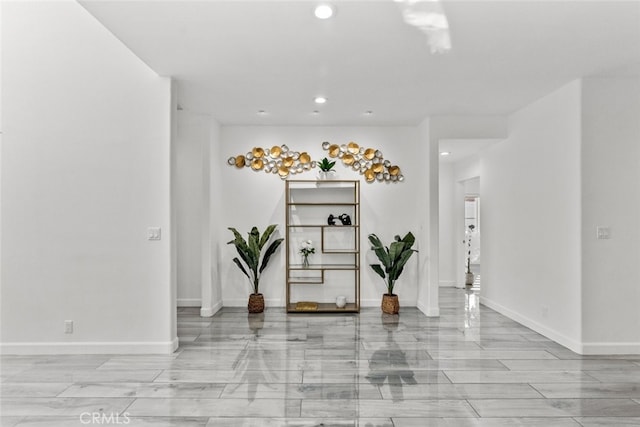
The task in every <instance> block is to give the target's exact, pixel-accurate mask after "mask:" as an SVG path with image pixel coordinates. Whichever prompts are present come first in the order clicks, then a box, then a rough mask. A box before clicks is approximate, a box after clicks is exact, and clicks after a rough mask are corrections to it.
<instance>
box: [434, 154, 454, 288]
mask: <svg viewBox="0 0 640 427" xmlns="http://www.w3.org/2000/svg"><path fill="white" fill-rule="evenodd" d="M453 172H454V163H443V162H441V163H440V170H439V174H438V179H439V201H440V205H439V216H440V218H439V224H440V225H439V228H440V256H439V260H438V261H439V266H440V269H439V273H440V274H439V276H440V278H439V282H440V286H455V284H456V268H457V267H459V266H457V265H456V262H455V260H456V246H457V241H458V239H457V236H456V235H455V224H456V220H457V219H458V218H457V215H458V213H459V212H457V211H456V210H455V196H456V192H455V186H456V183H455V182H454V180H453Z"/></svg>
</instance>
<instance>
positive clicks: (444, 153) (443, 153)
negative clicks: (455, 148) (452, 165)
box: [440, 151, 451, 156]
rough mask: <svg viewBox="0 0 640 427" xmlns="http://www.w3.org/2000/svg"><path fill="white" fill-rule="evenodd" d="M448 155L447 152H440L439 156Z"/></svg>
mask: <svg viewBox="0 0 640 427" xmlns="http://www.w3.org/2000/svg"><path fill="white" fill-rule="evenodd" d="M449 154H451V152H449V151H442V152H440V155H441V156H448V155H449Z"/></svg>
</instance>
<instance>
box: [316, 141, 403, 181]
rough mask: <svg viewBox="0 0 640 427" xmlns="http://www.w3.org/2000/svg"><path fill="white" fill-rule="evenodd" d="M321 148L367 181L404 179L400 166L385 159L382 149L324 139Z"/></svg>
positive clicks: (352, 142)
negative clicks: (334, 142) (332, 142)
mask: <svg viewBox="0 0 640 427" xmlns="http://www.w3.org/2000/svg"><path fill="white" fill-rule="evenodd" d="M322 149H323V150H327V151H328V152H329V153H328V155H329V157H332V158H336V157H337V158H339V159H342V164H343V165H345V166H347V167H350V168H351V169H353V170H354V171H356V172H358V173H360V175H364V176H365V179H366V181H367V182H374V181H387V182H389V181H392V182H400V181H403V180H404V177H403V176H402V175H401V172H400V166H397V165H393V164H392V163H391V162H390V161H389V160H386V159H385V158H384V155H383V154H382V151H380V150H378V149H376V148H365V147H362V146H360V145H359V144H358V143H356V142H354V141H349V142H348V143H347V144H342V145H338V144H331V143H329V142H327V141H325V142H323V143H322Z"/></svg>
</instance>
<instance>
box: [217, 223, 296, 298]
mask: <svg viewBox="0 0 640 427" xmlns="http://www.w3.org/2000/svg"><path fill="white" fill-rule="evenodd" d="M275 229H276V224H271V225H270V226H268V227H267V228H266V229H265V230H264V233H263V234H262V235H260V231H259V230H258V228H257V227H253V228H252V229H251V231H250V232H249V233H248V234H249V235H248V238H247V240H245V239H244V238H243V237H242V235H241V234H240V233H239V232H238V230H236V229H235V228H233V227H229V230H231V232H232V233H233V235H234V239H233V240H231V241H229V242H227V244H228V245H230V244H233V245H234V246H235V247H236V250H237V251H238V255H240V258H238V257H235V258H233V262H235V263H236V265H237V266H238V268H239V269H240V270H241V271H242V272H243V273H244V274H245V276H247V278H248V279H249V281H250V282H251V285H252V287H253V293H254V294H258V293H259V292H258V289H259V287H260V274H261V273H262V271H263V270H264V269H265V268H266V267H267V264H269V259H271V255H273V254H274V253H275V252H276V250H277V249H278V247H279V246H280V244H281V243H282V241H283V240H284V239H283V238H279V239H276V240H273V241H272V242H271V244H269V246H267V248H266V250H265V251H264V255H263V256H262V262H260V254H261V253H262V248H264V247H265V245H266V244H267V243H268V242H269V239H270V237H271V235H272V234H273V232H274V231H275ZM240 259H242V261H243V262H244V264H243V262H241V261H240Z"/></svg>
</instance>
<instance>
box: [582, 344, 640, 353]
mask: <svg viewBox="0 0 640 427" xmlns="http://www.w3.org/2000/svg"><path fill="white" fill-rule="evenodd" d="M581 354H589V355H603V354H604V355H606V354H640V342H585V343H582V352H581Z"/></svg>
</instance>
